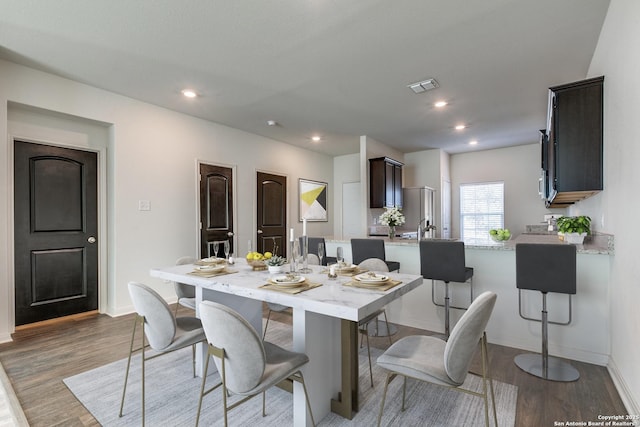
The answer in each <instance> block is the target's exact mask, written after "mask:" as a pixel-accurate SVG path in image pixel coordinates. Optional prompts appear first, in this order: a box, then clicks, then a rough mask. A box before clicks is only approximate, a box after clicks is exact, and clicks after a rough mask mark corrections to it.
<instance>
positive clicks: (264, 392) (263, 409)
mask: <svg viewBox="0 0 640 427" xmlns="http://www.w3.org/2000/svg"><path fill="white" fill-rule="evenodd" d="M265 400H267V392H266V391H263V392H262V416H263V417H266V416H267V410H266V406H267V405H266V403H265Z"/></svg>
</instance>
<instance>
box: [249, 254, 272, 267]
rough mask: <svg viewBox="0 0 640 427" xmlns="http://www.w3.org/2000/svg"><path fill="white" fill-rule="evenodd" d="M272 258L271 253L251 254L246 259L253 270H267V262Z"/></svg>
mask: <svg viewBox="0 0 640 427" xmlns="http://www.w3.org/2000/svg"><path fill="white" fill-rule="evenodd" d="M271 256H272V255H271V252H265V253H264V254H261V253H260V252H249V253H248V254H247V256H246V257H245V258H246V260H247V264H249V265H250V266H251V268H252V269H254V270H266V269H267V263H266V261H267V260H268V259H269V258H271Z"/></svg>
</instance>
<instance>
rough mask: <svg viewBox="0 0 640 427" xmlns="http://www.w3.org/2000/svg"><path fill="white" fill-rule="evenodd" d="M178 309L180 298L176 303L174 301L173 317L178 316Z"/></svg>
mask: <svg viewBox="0 0 640 427" xmlns="http://www.w3.org/2000/svg"><path fill="white" fill-rule="evenodd" d="M178 307H180V298H178V301H176V311H175V313H173V317H177V316H178Z"/></svg>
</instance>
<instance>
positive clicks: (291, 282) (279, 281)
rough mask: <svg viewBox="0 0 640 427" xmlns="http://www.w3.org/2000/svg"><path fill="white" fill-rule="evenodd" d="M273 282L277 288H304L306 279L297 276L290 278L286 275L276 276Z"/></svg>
mask: <svg viewBox="0 0 640 427" xmlns="http://www.w3.org/2000/svg"><path fill="white" fill-rule="evenodd" d="M271 282H272V283H273V284H274V285H277V286H284V287H287V286H288V287H296V286H302V283H303V282H304V277H302V276H295V277H294V278H288V277H287V276H286V275H283V276H276V277H274V278H273V279H271Z"/></svg>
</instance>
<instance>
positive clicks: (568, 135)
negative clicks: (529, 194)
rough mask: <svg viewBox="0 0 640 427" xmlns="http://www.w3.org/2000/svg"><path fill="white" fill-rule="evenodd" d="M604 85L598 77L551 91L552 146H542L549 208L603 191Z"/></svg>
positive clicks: (550, 123)
mask: <svg viewBox="0 0 640 427" xmlns="http://www.w3.org/2000/svg"><path fill="white" fill-rule="evenodd" d="M603 83H604V77H597V78H593V79H588V80H583V81H579V82H575V83H569V84H565V85H561V86H555V87H552V88H550V89H549V112H548V120H547V137H548V144H541V146H542V147H543V150H545V149H546V150H547V153H546V154H547V156H546V164H545V162H544V161H543V169H544V168H545V167H546V171H545V172H546V176H547V180H548V181H547V184H548V186H547V188H546V190H547V191H545V193H547V194H546V195H547V198H546V204H547V207H550V208H562V207H567V206H569V205H571V204H573V203H575V202H577V201H579V200H582V199H585V198H587V197H590V196H593V195H594V194H596V193H598V192H599V191H602V189H603V170H602V164H603V162H602V159H603V146H602V133H603V132H602V130H603V126H602V123H603V120H602V116H603V114H602V101H603ZM544 154H545V153H543V158H544Z"/></svg>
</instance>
